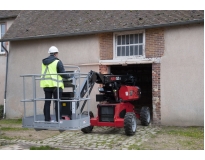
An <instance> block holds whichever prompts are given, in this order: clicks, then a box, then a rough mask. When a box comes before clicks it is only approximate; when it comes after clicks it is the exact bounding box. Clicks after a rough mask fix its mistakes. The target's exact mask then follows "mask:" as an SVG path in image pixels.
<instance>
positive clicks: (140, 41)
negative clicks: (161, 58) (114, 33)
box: [139, 33, 143, 43]
mask: <svg viewBox="0 0 205 160" xmlns="http://www.w3.org/2000/svg"><path fill="white" fill-rule="evenodd" d="M142 39H143V38H142V33H141V34H139V43H142Z"/></svg>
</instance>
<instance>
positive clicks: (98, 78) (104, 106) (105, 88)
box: [81, 71, 150, 135]
mask: <svg viewBox="0 0 205 160" xmlns="http://www.w3.org/2000/svg"><path fill="white" fill-rule="evenodd" d="M89 75H90V76H89V82H88V84H89V86H90V90H89V92H91V91H92V88H93V86H94V84H95V83H97V84H100V86H101V87H99V93H100V94H97V95H96V101H97V102H100V103H99V104H98V105H97V108H98V112H97V116H96V117H95V116H94V114H93V112H92V111H90V112H89V115H90V124H91V125H90V126H88V127H85V128H82V129H81V131H82V132H84V133H90V132H92V129H93V127H94V126H109V127H118V128H123V127H124V131H125V134H126V135H133V134H135V132H136V129H137V119H139V120H140V121H141V124H142V125H144V126H148V125H149V123H150V108H149V107H147V106H143V107H140V108H138V107H137V106H135V105H134V103H133V102H135V101H137V100H138V99H139V98H140V96H141V90H140V88H139V87H137V86H136V80H135V78H134V77H133V76H132V75H112V74H100V73H97V72H94V71H90V72H89ZM86 85H87V83H85V85H84V86H86ZM85 92H86V91H85V90H84V89H82V91H81V96H82V97H83V96H84V93H85ZM85 103H86V101H85ZM83 108H84V107H82V109H81V111H82V114H85V115H88V112H87V111H84V112H83Z"/></svg>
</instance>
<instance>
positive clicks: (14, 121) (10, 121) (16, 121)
mask: <svg viewBox="0 0 205 160" xmlns="http://www.w3.org/2000/svg"><path fill="white" fill-rule="evenodd" d="M0 124H22V119H2V120H0Z"/></svg>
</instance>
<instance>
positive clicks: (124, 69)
mask: <svg viewBox="0 0 205 160" xmlns="http://www.w3.org/2000/svg"><path fill="white" fill-rule="evenodd" d="M110 73H112V74H115V75H127V74H130V75H133V76H134V77H135V78H136V86H138V87H140V89H141V98H140V99H139V100H137V101H136V102H134V106H136V107H139V108H140V107H142V106H148V107H150V111H151V119H152V64H134V65H133V64H132V65H127V66H122V65H113V66H110Z"/></svg>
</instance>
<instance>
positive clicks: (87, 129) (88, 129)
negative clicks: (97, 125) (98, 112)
mask: <svg viewBox="0 0 205 160" xmlns="http://www.w3.org/2000/svg"><path fill="white" fill-rule="evenodd" d="M82 114H83V115H88V111H84V112H83V113H82ZM89 115H90V118H93V117H94V114H93V112H91V111H90V112H89ZM92 130H93V126H88V127H85V128H82V129H81V131H82V132H83V133H90V132H92Z"/></svg>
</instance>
